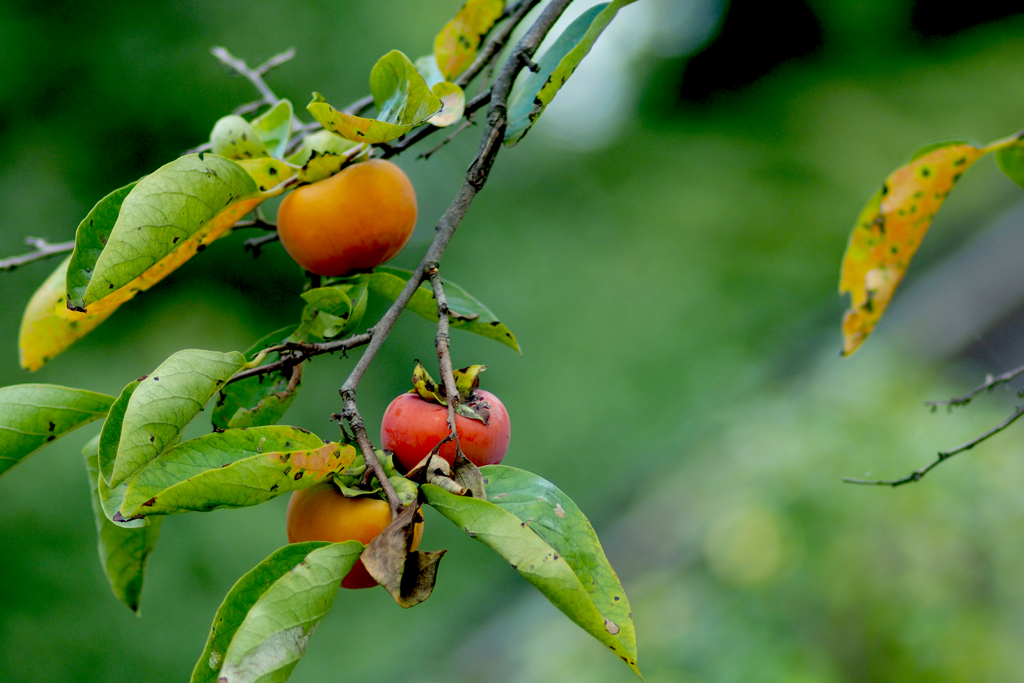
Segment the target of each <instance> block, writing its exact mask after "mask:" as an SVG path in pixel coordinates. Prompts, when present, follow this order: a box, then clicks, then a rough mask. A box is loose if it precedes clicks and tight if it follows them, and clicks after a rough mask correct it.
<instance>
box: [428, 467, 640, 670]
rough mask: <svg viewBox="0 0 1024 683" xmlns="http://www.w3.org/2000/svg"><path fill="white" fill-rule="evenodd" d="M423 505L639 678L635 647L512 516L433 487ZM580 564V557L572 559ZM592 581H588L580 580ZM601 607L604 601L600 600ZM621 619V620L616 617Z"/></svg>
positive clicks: (567, 568) (562, 562)
mask: <svg viewBox="0 0 1024 683" xmlns="http://www.w3.org/2000/svg"><path fill="white" fill-rule="evenodd" d="M420 490H421V491H422V492H423V495H424V496H425V498H426V501H427V503H428V504H429V505H430V506H431V507H433V508H434V509H435V510H437V511H438V512H440V513H441V514H442V515H444V516H445V517H447V518H448V519H449V520H450V521H451V522H452V523H454V524H455V525H456V526H458V527H459V528H461V529H462V530H463V531H465V532H466V533H467V534H468V535H469V536H470V537H472V538H475V539H476V540H478V541H480V542H481V543H483V544H484V545H486V546H487V547H489V548H491V549H492V550H494V551H495V552H496V553H498V554H499V555H501V556H502V557H503V558H505V559H506V560H508V562H509V563H511V565H512V568H513V569H515V570H516V571H518V572H519V573H520V574H522V576H523V578H525V579H526V580H527V581H529V582H530V583H531V584H533V586H534V587H535V588H537V590H539V591H540V592H541V593H542V594H543V595H544V597H546V598H547V599H548V600H550V601H551V603H552V604H554V605H555V607H557V608H558V609H560V610H561V611H562V612H563V613H565V615H566V616H567V617H569V618H570V619H572V621H574V622H575V623H576V624H577V625H578V626H579V627H580V628H582V629H583V630H584V631H586V632H587V633H589V634H590V635H592V636H593V637H594V638H596V639H597V640H598V641H600V642H601V643H603V644H604V645H606V646H607V647H608V648H609V649H611V650H612V651H613V652H614V653H616V654H617V655H618V656H619V657H620V658H621V659H622V660H623V661H625V662H626V664H627V665H628V666H629V667H630V668H631V669H633V671H635V672H636V673H637V675H639V674H640V671H639V669H637V666H636V657H635V648H634V649H631V648H633V646H632V643H631V642H630V640H629V638H628V637H627V638H621V639H620V636H623V628H622V626H621V625H619V624H618V623H615V622H614V621H613V620H612V619H611V617H610V616H609V614H616V616H617V613H609V614H604V613H602V612H601V609H600V608H599V605H598V604H597V603H596V602H595V598H594V596H593V594H592V593H591V591H590V590H588V587H586V586H584V584H583V583H582V581H581V577H580V576H578V575H577V574H576V572H575V571H574V569H573V566H572V565H570V564H569V562H568V561H567V559H566V558H565V557H563V556H562V554H561V552H560V551H558V550H557V549H555V548H553V547H552V546H551V545H549V544H548V543H547V542H546V541H545V540H544V539H543V538H541V536H539V535H538V534H537V533H536V532H534V531H533V530H532V529H531V528H530V527H528V526H527V523H526V522H525V521H522V520H520V519H519V518H518V517H516V516H515V515H514V514H512V513H511V512H509V511H507V510H505V509H503V508H501V507H499V506H498V505H496V504H495V503H493V502H490V498H491V497H492V495H493V494H492V493H491V491H488V492H487V497H488V500H479V499H477V498H470V497H467V496H457V495H455V494H453V493H449V492H447V491H445V490H444V489H442V488H440V487H438V486H434V485H433V484H424V485H423V486H422V487H421V489H420ZM574 562H579V558H578V557H577V559H575V560H574ZM582 578H583V579H585V580H587V581H588V582H592V580H593V576H592V575H587V574H584V576H583V577H582ZM599 600H600V602H601V605H602V606H603V605H604V596H603V595H602V596H599ZM620 619H621V617H620Z"/></svg>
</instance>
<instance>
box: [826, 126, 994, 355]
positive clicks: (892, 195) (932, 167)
mask: <svg viewBox="0 0 1024 683" xmlns="http://www.w3.org/2000/svg"><path fill="white" fill-rule="evenodd" d="M991 149H992V147H991V146H989V147H978V146H975V145H973V144H970V143H966V142H958V141H956V142H949V143H944V144H941V145H940V146H938V147H936V146H934V145H929V146H928V147H926V148H925V149H924V150H923V153H918V154H916V155H915V156H914V158H913V160H912V161H911V162H910V163H908V164H906V165H905V166H902V167H900V168H898V169H897V170H896V171H894V172H893V173H892V174H891V175H890V176H889V177H888V178H886V180H885V183H883V185H882V189H881V190H879V191H878V192H877V193H876V194H875V196H874V197H872V198H871V200H870V201H869V202H868V205H867V206H866V207H865V208H864V211H863V212H861V215H860V218H858V219H857V223H856V225H855V226H854V228H853V232H852V233H851V234H850V241H849V244H848V245H847V247H846V254H845V256H844V257H843V265H842V273H841V275H840V280H839V292H840V293H844V292H849V293H850V308H849V310H847V312H846V315H845V316H844V317H843V336H844V343H843V354H844V355H849V354H851V353H853V352H854V351H855V350H856V349H857V348H858V347H859V346H860V345H861V344H862V343H863V341H864V340H865V339H866V338H867V336H868V335H869V334H870V333H871V330H872V329H874V327H875V324H876V323H877V322H878V320H879V319H880V318H881V317H882V313H884V312H885V308H886V306H887V305H888V304H889V300H890V299H891V298H892V295H893V292H895V291H896V287H897V286H898V285H899V283H900V280H902V279H903V275H904V273H906V270H907V267H908V266H909V265H910V260H911V259H912V258H913V256H914V253H915V252H916V251H917V248H918V247H919V246H920V245H921V240H923V239H924V236H925V233H926V232H927V230H928V227H929V226H930V225H931V223H932V219H933V218H934V217H935V214H936V213H937V212H938V210H939V208H940V207H941V206H942V202H943V201H944V200H945V199H946V196H947V195H948V194H949V192H950V190H952V189H953V186H954V185H955V184H956V181H957V180H959V179H960V176H962V175H963V173H964V171H966V170H967V169H968V168H970V166H971V165H972V164H973V163H974V162H975V161H977V160H978V159H979V158H980V157H981V156H983V155H984V154H986V153H987V152H989V151H991Z"/></svg>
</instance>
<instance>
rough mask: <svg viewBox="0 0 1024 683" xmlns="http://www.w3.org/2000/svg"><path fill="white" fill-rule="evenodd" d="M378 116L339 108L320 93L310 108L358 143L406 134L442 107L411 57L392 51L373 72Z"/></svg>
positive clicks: (329, 127) (319, 118)
mask: <svg viewBox="0 0 1024 683" xmlns="http://www.w3.org/2000/svg"><path fill="white" fill-rule="evenodd" d="M370 93H371V94H372V95H373V101H374V104H376V105H377V118H376V119H369V118H364V117H362V116H355V115H353V114H346V113H345V112H341V111H338V110H337V109H335V108H334V107H332V106H331V105H330V104H328V103H327V100H326V99H324V97H323V95H321V94H320V93H313V101H312V102H310V103H309V105H308V106H307V107H306V109H308V110H309V113H310V114H312V115H313V118H315V119H316V120H317V121H319V122H320V124H321V125H322V126H323V127H324V128H326V129H327V130H329V131H331V132H333V133H335V134H337V135H340V136H341V137H343V138H346V139H348V140H352V141H354V142H365V143H369V144H377V143H382V142H388V141H389V140H394V139H395V138H397V137H400V136H402V135H405V134H406V133H408V132H409V131H410V130H412V129H413V128H414V127H415V126H418V125H419V124H421V123H423V122H424V121H426V120H427V119H429V118H430V117H431V116H433V115H434V114H436V113H437V112H438V111H439V110H440V109H441V100H440V99H438V98H437V97H436V96H435V95H434V93H433V92H431V90H430V88H429V87H428V86H427V83H426V81H424V80H423V76H421V75H420V73H419V71H417V70H416V67H415V66H414V65H413V63H412V62H411V61H409V58H408V57H406V56H405V55H404V54H402V53H401V52H399V51H398V50H392V51H391V52H389V53H388V54H386V55H384V56H383V57H381V58H380V60H379V61H378V62H377V63H376V64H375V65H374V66H373V69H372V70H371V71H370Z"/></svg>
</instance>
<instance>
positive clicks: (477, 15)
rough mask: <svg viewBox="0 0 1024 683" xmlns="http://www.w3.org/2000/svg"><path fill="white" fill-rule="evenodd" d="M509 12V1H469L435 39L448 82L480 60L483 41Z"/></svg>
mask: <svg viewBox="0 0 1024 683" xmlns="http://www.w3.org/2000/svg"><path fill="white" fill-rule="evenodd" d="M503 11H505V0H469V1H468V2H467V3H466V4H465V5H463V6H462V9H460V10H459V13H458V14H456V15H455V18H454V19H452V20H451V21H449V22H448V23H447V24H446V25H445V27H444V28H443V29H441V32H440V33H439V34H437V38H436V39H435V40H434V56H435V57H437V66H438V68H440V69H441V73H442V74H443V75H444V78H445V80H448V81H450V80H453V79H454V78H455V77H456V76H458V75H459V74H461V73H462V72H463V71H465V70H466V69H467V68H468V67H469V65H470V64H472V63H473V60H475V59H476V51H477V48H479V47H480V41H481V40H483V37H484V36H485V35H487V32H488V31H490V30H491V27H492V26H494V22H496V21H497V20H498V17H500V16H501V13H502V12H503Z"/></svg>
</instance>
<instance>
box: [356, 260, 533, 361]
mask: <svg viewBox="0 0 1024 683" xmlns="http://www.w3.org/2000/svg"><path fill="white" fill-rule="evenodd" d="M410 277H412V273H411V272H409V271H407V270H401V269H398V268H389V267H387V266H377V267H376V268H374V269H373V272H372V273H362V274H360V275H355V276H351V277H348V278H344V279H343V280H341V281H343V282H365V283H366V284H367V286H368V287H369V289H370V293H371V294H376V295H378V296H383V297H385V298H387V299H390V300H392V301H394V300H395V299H396V298H397V297H398V295H399V294H400V293H401V291H402V289H403V288H404V287H405V284H406V283H407V282H408V281H409V278H410ZM444 293H445V296H446V298H447V299H448V309H449V311H450V313H449V318H450V324H451V327H452V329H456V330H465V331H467V332H472V333H473V334H479V335H481V336H483V337H487V338H489V339H494V340H496V341H499V342H501V343H502V344H505V345H506V346H508V347H511V348H512V349H515V350H516V351H517V352H520V353H522V351H520V349H519V342H518V341H516V338H515V335H513V334H512V331H511V330H510V329H509V328H508V327H507V326H506V325H505V324H504V323H502V322H501V321H499V320H498V318H497V317H495V315H494V314H493V313H491V311H490V310H489V309H488V308H487V307H486V306H484V305H483V304H482V303H480V302H479V301H477V300H476V299H475V298H474V297H473V296H471V295H470V294H469V293H468V292H466V290H464V289H462V287H459V286H458V285H457V284H455V283H454V282H450V281H448V280H445V281H444ZM407 309H408V310H410V311H412V312H413V313H415V314H416V315H418V316H420V317H421V318H426V319H427V320H430V321H434V322H436V321H437V302H436V301H435V300H434V290H433V288H432V287H431V286H430V282H429V281H426V282H424V283H423V284H421V285H420V286H419V288H418V289H417V290H416V293H415V294H413V296H412V300H410V301H409V305H408V306H407Z"/></svg>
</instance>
